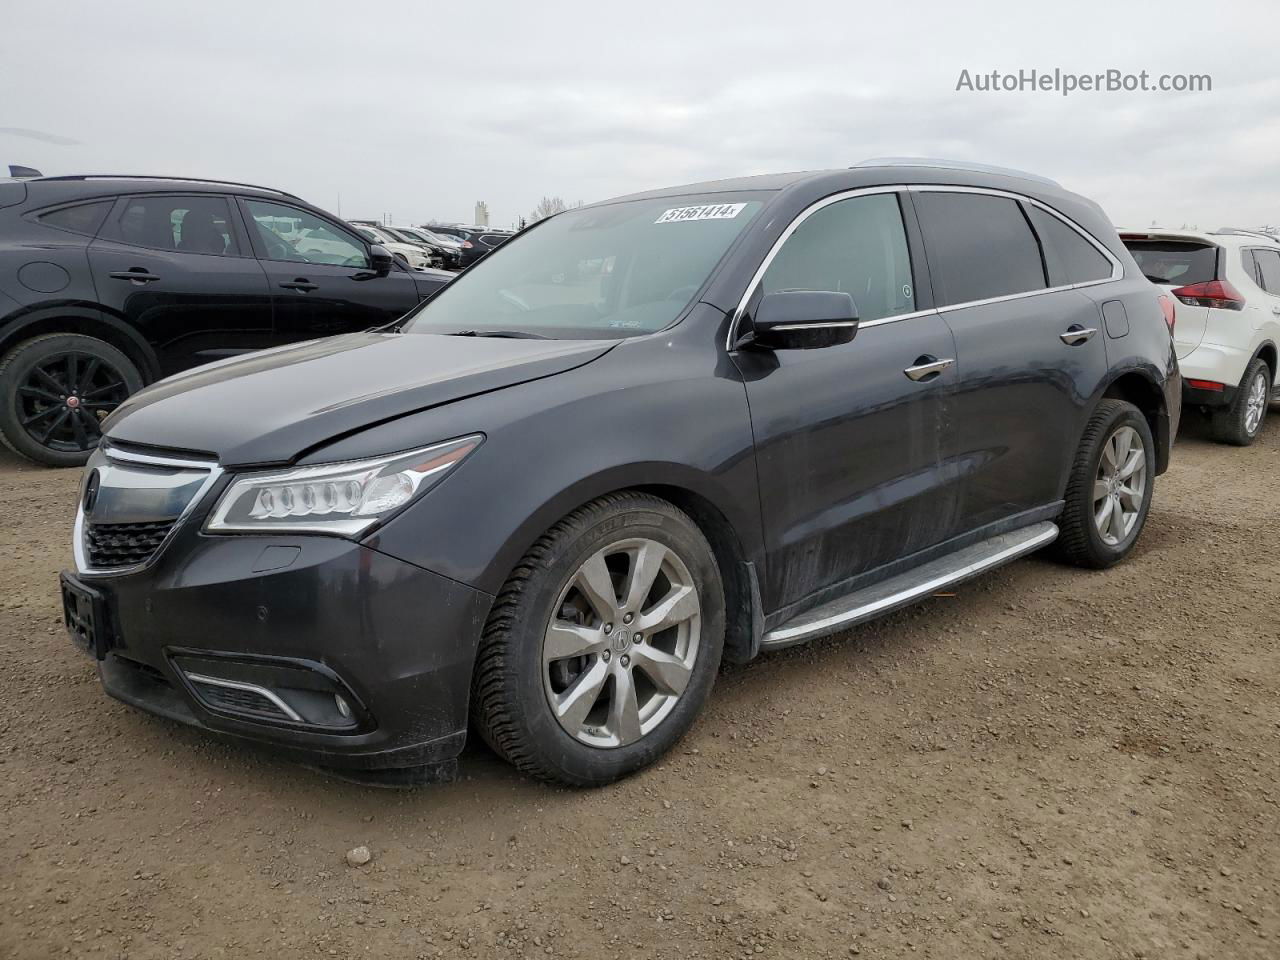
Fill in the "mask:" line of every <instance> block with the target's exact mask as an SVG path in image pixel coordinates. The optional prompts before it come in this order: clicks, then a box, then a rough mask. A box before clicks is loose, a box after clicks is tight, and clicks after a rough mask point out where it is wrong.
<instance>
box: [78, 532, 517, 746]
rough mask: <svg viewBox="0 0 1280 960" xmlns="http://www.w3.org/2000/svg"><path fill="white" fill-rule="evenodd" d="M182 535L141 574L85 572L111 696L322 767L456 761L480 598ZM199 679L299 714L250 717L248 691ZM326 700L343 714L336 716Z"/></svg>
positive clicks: (338, 558) (428, 577)
mask: <svg viewBox="0 0 1280 960" xmlns="http://www.w3.org/2000/svg"><path fill="white" fill-rule="evenodd" d="M180 539H181V540H183V541H186V542H181V543H180V542H178V541H175V542H174V543H173V544H171V545H170V549H167V550H165V551H164V552H163V553H162V555H161V557H160V558H158V560H157V562H156V563H155V564H154V565H153V566H152V567H149V568H147V569H146V570H143V571H141V572H139V573H136V574H130V575H125V576H119V577H92V578H88V577H85V578H82V579H83V582H85V583H88V584H91V585H92V587H93V588H94V589H96V590H98V591H99V592H101V593H102V594H103V595H104V597H105V605H106V608H107V610H108V611H109V614H108V615H109V618H110V621H111V623H110V632H111V641H110V643H109V649H108V650H107V652H106V653H105V657H104V658H103V659H102V660H101V661H100V662H99V665H98V670H99V677H100V679H101V681H102V685H103V687H104V689H105V690H106V692H107V693H109V694H110V695H111V696H113V697H115V698H116V699H118V700H121V701H123V702H125V703H128V704H130V705H132V706H135V707H139V708H140V709H143V710H147V711H149V712H151V713H155V714H159V715H162V716H165V717H168V718H170V719H172V720H176V721H178V722H180V723H185V724H188V725H191V726H195V727H200V728H202V729H205V730H208V731H210V732H213V733H216V734H220V735H224V736H231V737H236V738H240V739H243V740H250V741H253V742H255V743H258V744H261V745H264V746H267V747H270V748H273V749H275V750H277V751H280V752H282V753H284V754H285V755H287V756H289V757H291V758H293V759H297V760H302V761H305V762H309V763H314V764H320V765H324V766H332V767H348V768H365V769H379V768H381V769H385V768H396V767H407V766H417V765H421V764H432V763H440V762H443V761H449V760H452V759H453V758H454V757H456V756H457V754H458V753H459V751H460V750H461V749H462V746H463V743H464V742H465V739H466V726H467V708H468V698H469V693H470V685H471V672H472V667H473V664H474V662H475V652H476V645H477V643H478V640H479V636H480V631H481V629H482V627H483V624H484V619H485V617H486V616H487V613H488V609H489V605H490V603H491V599H492V598H490V597H489V596H488V595H486V594H483V593H480V592H479V591H476V590H473V589H471V588H470V587H466V586H464V585H462V584H459V583H456V582H454V581H452V580H449V579H447V578H445V577H441V576H438V575H436V574H433V573H430V572H428V571H426V570H423V569H421V568H419V567H416V566H413V565H412V564H408V563H405V562H404V561H401V560H397V559H395V558H393V557H389V556H387V555H386V554H383V553H379V552H378V551H376V550H372V549H370V548H368V547H365V546H362V545H360V544H356V543H351V542H348V541H345V540H340V539H337V538H332V537H321V536H312V537H306V536H303V537H289V538H284V537H257V536H249V537H208V536H203V535H200V534H198V533H195V532H190V531H189V532H187V533H186V534H185V535H184V536H182V537H181V538H180ZM166 557H168V558H169V562H167V563H166V562H165V558H166ZM178 558H181V559H180V560H178ZM286 561H287V562H286ZM275 564H281V565H278V566H275ZM264 566H266V567H269V569H267V570H264V569H263V567H264ZM192 676H201V677H204V678H205V679H204V680H203V681H199V680H197V681H193V680H192V679H191V678H192ZM209 678H213V679H214V680H222V681H224V682H225V681H228V680H229V681H230V682H231V684H232V685H234V684H236V683H240V684H241V686H242V687H244V686H245V685H246V684H245V681H252V683H251V684H248V686H258V687H259V689H265V690H266V691H267V692H268V694H271V695H278V696H279V697H280V698H281V699H282V700H283V701H284V711H285V712H288V713H294V712H295V711H294V710H293V709H292V708H293V707H297V711H296V712H297V713H298V714H299V715H298V716H297V717H295V718H290V717H287V716H284V715H277V716H263V715H261V713H260V712H259V713H257V714H255V713H254V712H253V711H252V710H250V711H248V712H247V713H246V711H245V710H244V709H241V708H240V707H238V706H237V702H236V701H237V699H240V700H243V699H244V697H239V698H238V697H236V696H231V697H225V696H212V695H211V694H212V693H214V692H216V690H217V689H219V688H211V687H210V686H208V685H207V684H208V682H209ZM281 678H283V679H281ZM335 693H336V694H338V695H340V696H341V697H342V698H343V700H344V703H345V704H346V705H348V706H349V708H350V715H349V716H346V717H345V718H344V717H340V716H339V715H338V713H337V711H336V710H335V709H334V702H335V701H334V694H335ZM253 696H258V695H256V694H252V695H250V700H252V697H253ZM259 702H260V703H261V702H265V701H263V700H262V698H261V697H259ZM316 704H318V705H319V706H318V707H317V706H315V705H316ZM303 714H305V716H303Z"/></svg>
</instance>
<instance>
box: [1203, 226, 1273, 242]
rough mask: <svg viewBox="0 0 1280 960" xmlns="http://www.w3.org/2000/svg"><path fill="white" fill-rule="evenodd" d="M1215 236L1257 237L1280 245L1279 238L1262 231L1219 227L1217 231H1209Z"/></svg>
mask: <svg viewBox="0 0 1280 960" xmlns="http://www.w3.org/2000/svg"><path fill="white" fill-rule="evenodd" d="M1209 232H1210V233H1212V234H1214V235H1215V236H1230V237H1259V238H1260V239H1263V240H1270V241H1271V242H1272V243H1280V237H1277V236H1276V235H1275V234H1273V233H1266V232H1264V231H1262V230H1243V229H1241V228H1240V227H1219V228H1218V229H1217V230H1210V231H1209Z"/></svg>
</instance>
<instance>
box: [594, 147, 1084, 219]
mask: <svg viewBox="0 0 1280 960" xmlns="http://www.w3.org/2000/svg"><path fill="white" fill-rule="evenodd" d="M898 184H922V185H935V184H936V185H946V186H970V187H977V188H980V189H991V190H1007V191H1009V192H1012V193H1019V194H1024V195H1027V196H1032V197H1046V198H1060V199H1066V198H1070V199H1071V200H1073V201H1076V202H1084V203H1087V204H1089V205H1090V206H1092V207H1095V208H1096V207H1097V205H1096V204H1094V203H1093V202H1092V201H1090V200H1088V199H1087V198H1084V197H1081V196H1078V195H1077V194H1074V193H1072V192H1071V191H1069V190H1066V189H1064V188H1063V187H1062V186H1061V185H1060V184H1058V183H1057V182H1055V181H1053V180H1050V179H1048V178H1047V177H1043V176H1040V175H1038V174H1034V173H1027V172H1024V171H1021V170H1013V169H1009V168H1006V167H995V166H990V165H988V164H982V163H971V162H968V161H957V160H935V159H929V158H923V157H920V158H917V157H890V158H878V159H873V160H862V161H859V162H858V163H856V164H854V165H852V166H850V167H844V168H837V169H831V170H798V171H793V172H791V173H769V174H762V175H756V176H746V177H734V178H732V179H727V180H706V181H702V182H700V183H688V184H682V185H680V186H674V187H665V188H662V189H658V190H648V191H644V192H641V193H633V194H628V195H626V196H622V197H614V198H612V199H609V200H603V201H600V203H599V204H589V206H598V205H603V204H610V203H618V202H621V201H624V200H649V199H659V198H663V197H680V196H688V195H692V194H708V193H748V192H772V193H784V192H785V193H793V192H801V193H811V194H812V195H813V196H814V197H819V196H822V195H824V194H826V193H832V192H838V191H840V190H854V189H858V188H860V187H873V186H885V185H898Z"/></svg>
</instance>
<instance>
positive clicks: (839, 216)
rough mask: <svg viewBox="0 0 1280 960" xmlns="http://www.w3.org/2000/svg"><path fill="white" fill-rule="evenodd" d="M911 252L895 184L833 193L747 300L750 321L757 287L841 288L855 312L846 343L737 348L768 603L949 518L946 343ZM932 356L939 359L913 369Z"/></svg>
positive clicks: (950, 352) (866, 566)
mask: <svg viewBox="0 0 1280 960" xmlns="http://www.w3.org/2000/svg"><path fill="white" fill-rule="evenodd" d="M908 251H909V248H908V243H907V239H906V234H905V231H904V225H903V217H902V212H901V209H900V201H899V196H898V194H897V193H893V192H884V193H871V194H863V195H858V196H852V197H848V198H846V199H842V200H838V201H836V202H833V203H830V204H828V205H826V206H824V207H822V208H820V209H818V210H817V211H815V212H814V213H812V214H811V215H810V216H809V217H808V218H807V219H805V220H803V221H802V222H801V223H800V224H799V225H798V226H796V227H794V228H793V232H792V233H791V234H790V236H789V237H788V238H787V239H786V240H785V242H784V243H783V244H782V246H781V247H780V248H779V249H778V250H777V252H776V254H775V255H774V256H773V259H772V261H771V262H770V265H769V267H768V269H767V270H766V272H765V273H764V275H763V277H762V278H761V280H760V283H759V284H758V286H757V288H756V290H755V291H754V292H753V295H752V299H751V300H749V301H748V311H747V313H746V314H744V318H743V322H744V323H746V324H749V322H750V321H749V314H750V309H751V305H752V304H753V303H754V302H756V301H757V299H758V298H759V297H760V296H762V295H763V294H765V293H771V292H774V291H778V290H831V291H839V292H845V293H849V294H850V295H851V296H852V297H853V299H854V303H855V304H856V306H857V308H858V311H859V314H860V318H861V324H860V327H859V330H858V333H857V336H856V337H855V338H854V340H853V341H852V342H850V343H847V344H842V345H839V346H829V347H823V348H820V349H808V350H801V349H778V350H769V351H765V350H760V349H756V348H747V349H743V350H739V351H737V353H735V355H734V357H735V362H736V363H737V365H738V367H739V369H740V370H741V371H742V374H743V379H744V380H745V382H746V390H747V398H748V401H749V405H750V411H751V424H752V430H753V431H754V434H755V442H756V464H757V472H758V476H759V484H760V508H761V522H762V524H763V528H764V533H765V545H766V549H767V551H768V563H767V565H766V566H767V571H766V575H767V583H766V584H765V591H764V592H765V602H766V604H767V605H768V606H769V607H770V608H771V609H774V610H777V609H778V608H781V607H784V606H786V605H787V604H790V603H794V602H796V601H799V600H802V599H803V598H805V597H807V596H809V595H811V594H813V593H815V592H816V591H818V590H820V589H822V588H824V587H828V586H832V585H834V584H837V583H839V582H840V581H844V580H848V579H849V578H852V577H855V576H857V575H859V574H861V573H864V572H867V571H870V570H872V569H874V568H876V567H879V566H882V565H884V564H886V563H889V562H891V561H894V560H898V559H901V558H903V557H905V556H907V555H909V554H911V553H914V552H916V551H918V550H922V549H924V548H926V547H929V546H931V545H933V544H936V543H938V542H940V541H942V540H944V539H946V537H947V536H948V535H949V533H950V531H951V528H952V516H953V511H954V490H953V489H952V488H951V487H949V486H948V477H947V476H946V474H945V473H944V471H943V464H942V447H941V440H942V435H943V429H944V417H945V408H946V400H947V397H948V396H949V395H950V392H951V388H952V385H953V383H954V378H955V369H954V363H953V362H951V361H954V359H955V357H956V353H955V344H954V341H953V338H952V336H951V331H950V330H949V329H948V328H947V325H946V323H945V322H944V321H943V320H942V319H941V318H940V317H939V316H937V315H936V314H935V313H933V312H932V311H922V310H920V309H918V307H917V299H916V293H915V289H916V279H915V276H914V275H913V270H912V268H913V265H914V266H917V269H922V268H923V264H913V261H912V258H911V256H910V255H909V252H908ZM930 363H936V364H938V367H937V370H936V371H933V372H927V371H925V370H923V369H921V370H916V369H914V368H917V367H922V365H927V364H930ZM909 370H911V371H912V372H911V373H909V372H908V371H909Z"/></svg>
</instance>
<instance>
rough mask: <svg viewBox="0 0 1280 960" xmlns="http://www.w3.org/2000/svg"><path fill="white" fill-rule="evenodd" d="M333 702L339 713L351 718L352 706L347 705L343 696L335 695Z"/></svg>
mask: <svg viewBox="0 0 1280 960" xmlns="http://www.w3.org/2000/svg"><path fill="white" fill-rule="evenodd" d="M333 702H334V704H335V705H336V706H337V708H338V712H339V713H340V714H342V715H343V716H344V717H350V716H351V705H350V704H349V703H347V701H346V700H344V699H343V697H342V694H340V693H335V694H334V695H333Z"/></svg>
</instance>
